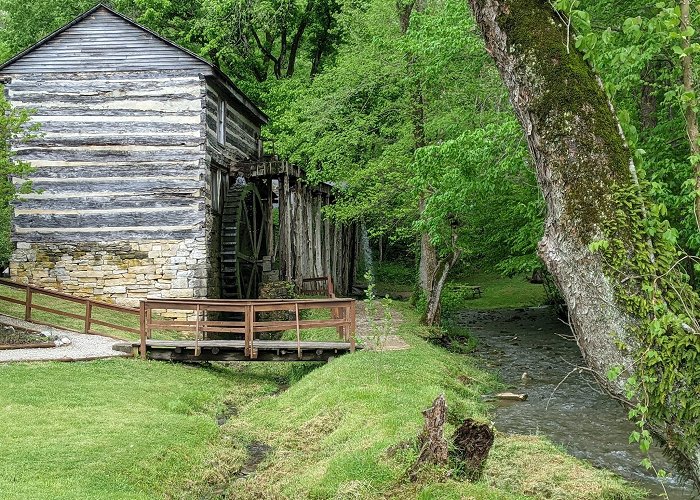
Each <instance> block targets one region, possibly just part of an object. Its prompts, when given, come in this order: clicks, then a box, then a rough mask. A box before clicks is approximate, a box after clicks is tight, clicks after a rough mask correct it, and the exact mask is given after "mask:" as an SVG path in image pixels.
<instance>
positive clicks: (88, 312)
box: [84, 300, 92, 334]
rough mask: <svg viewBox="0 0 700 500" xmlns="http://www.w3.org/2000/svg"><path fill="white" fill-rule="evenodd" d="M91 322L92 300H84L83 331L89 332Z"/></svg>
mask: <svg viewBox="0 0 700 500" xmlns="http://www.w3.org/2000/svg"><path fill="white" fill-rule="evenodd" d="M91 323H92V301H91V300H87V301H85V330H84V331H85V333H86V334H88V333H90V327H91Z"/></svg>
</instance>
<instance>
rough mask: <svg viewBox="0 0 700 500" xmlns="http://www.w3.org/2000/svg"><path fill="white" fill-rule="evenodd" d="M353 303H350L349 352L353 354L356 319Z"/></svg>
mask: <svg viewBox="0 0 700 500" xmlns="http://www.w3.org/2000/svg"><path fill="white" fill-rule="evenodd" d="M355 314H356V310H355V301H354V300H353V301H352V302H350V352H355V329H356V328H357V318H356V316H355Z"/></svg>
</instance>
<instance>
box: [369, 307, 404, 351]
mask: <svg viewBox="0 0 700 500" xmlns="http://www.w3.org/2000/svg"><path fill="white" fill-rule="evenodd" d="M377 302H379V301H377ZM355 314H356V322H357V323H356V332H355V333H356V334H357V337H358V339H360V340H361V341H362V342H364V344H365V348H366V349H369V350H370V351H403V350H405V349H410V348H411V346H410V345H408V344H407V343H406V341H405V340H404V339H402V338H401V337H399V336H398V335H395V332H396V330H397V328H398V326H399V325H400V324H401V323H403V317H402V316H401V314H400V313H399V312H398V311H396V310H393V309H392V310H391V324H390V325H387V326H386V327H385V325H384V323H385V322H386V318H384V308H383V306H382V305H381V304H377V311H376V312H375V315H374V316H375V317H374V321H373V322H372V323H370V321H369V317H368V314H367V308H366V305H365V303H364V302H363V301H361V300H358V301H357V309H356V313H355Z"/></svg>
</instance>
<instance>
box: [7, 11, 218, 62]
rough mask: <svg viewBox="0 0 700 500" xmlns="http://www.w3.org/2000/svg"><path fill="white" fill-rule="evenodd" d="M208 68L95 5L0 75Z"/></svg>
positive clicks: (191, 54)
mask: <svg viewBox="0 0 700 500" xmlns="http://www.w3.org/2000/svg"><path fill="white" fill-rule="evenodd" d="M212 69H213V68H212V66H211V65H210V64H209V63H207V62H206V61H205V60H203V59H202V58H200V57H198V56H197V55H195V54H193V53H192V52H190V51H188V50H186V49H184V48H182V47H179V46H177V45H175V44H173V43H172V42H169V41H167V40H165V39H164V38H162V37H160V36H159V35H157V34H156V33H154V32H152V31H150V30H148V29H147V28H145V27H143V26H141V25H139V24H137V23H134V22H133V21H131V20H130V19H128V18H126V17H124V16H122V15H120V14H118V13H116V12H115V11H113V10H111V9H109V8H108V7H106V6H104V5H97V6H96V7H94V8H93V9H91V10H89V11H88V12H86V13H85V14H83V15H81V16H79V17H78V18H76V19H75V20H73V21H72V22H71V23H69V24H67V25H66V26H64V27H63V28H61V29H59V30H58V31H56V32H54V33H52V34H51V35H49V36H48V37H46V38H44V39H43V40H41V41H39V42H38V43H37V44H35V45H33V46H32V47H30V48H29V49H27V50H25V51H24V52H22V53H21V54H19V55H17V56H16V57H14V58H12V59H10V60H9V61H7V62H6V63H5V64H3V65H2V66H0V73H3V74H18V73H39V72H40V73H61V72H74V71H80V72H91V71H157V70H193V71H199V72H204V73H209V74H211V73H212Z"/></svg>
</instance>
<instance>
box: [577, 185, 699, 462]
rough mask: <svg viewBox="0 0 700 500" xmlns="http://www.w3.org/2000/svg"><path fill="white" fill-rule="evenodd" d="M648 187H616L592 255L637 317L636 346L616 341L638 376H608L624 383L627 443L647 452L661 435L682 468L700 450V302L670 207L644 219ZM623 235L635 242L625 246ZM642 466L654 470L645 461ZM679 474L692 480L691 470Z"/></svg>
mask: <svg viewBox="0 0 700 500" xmlns="http://www.w3.org/2000/svg"><path fill="white" fill-rule="evenodd" d="M644 188H645V185H644V184H643V185H642V186H641V188H640V187H637V186H634V185H630V186H625V187H619V186H615V187H614V190H613V192H614V193H615V194H614V196H613V203H614V204H615V207H616V209H615V211H614V214H615V217H614V218H611V219H608V220H606V221H605V222H604V224H603V232H604V234H605V239H600V240H597V241H595V242H593V243H591V245H590V248H591V250H594V251H597V252H599V253H600V254H601V255H602V256H603V261H604V263H605V272H606V274H608V276H609V277H610V279H611V281H612V282H613V283H616V289H615V293H616V298H617V300H618V301H619V302H620V303H621V304H623V305H624V307H625V309H626V311H627V312H628V313H629V314H630V315H631V316H634V317H635V318H639V322H638V323H637V324H636V326H635V327H634V330H635V331H634V332H633V333H634V336H635V338H636V339H637V341H638V342H637V344H636V345H634V346H631V345H626V344H625V343H624V342H622V341H620V342H619V348H620V349H622V350H623V351H627V352H629V354H631V355H632V357H633V359H634V360H635V365H634V370H633V372H631V373H630V372H626V371H624V369H623V368H622V367H621V366H617V367H614V368H613V369H611V370H610V371H609V372H608V378H609V380H610V381H613V380H615V379H617V378H619V377H623V380H625V390H626V396H627V398H628V400H629V401H630V402H631V404H632V407H631V408H630V410H629V417H630V419H631V420H633V421H634V422H635V423H636V425H637V427H638V430H635V431H634V432H633V433H632V434H631V436H630V442H633V441H634V442H638V443H639V446H640V448H641V449H642V451H644V452H646V451H648V450H649V447H650V445H651V442H652V434H654V433H657V434H659V433H663V435H664V440H665V442H666V447H665V451H667V452H668V453H669V454H670V455H672V456H673V457H674V458H675V460H676V463H677V464H680V465H682V464H688V463H689V457H692V454H693V453H694V450H695V449H696V448H697V447H698V446H699V445H700V325H699V324H698V322H697V320H696V316H697V314H698V313H699V312H700V299H699V298H698V295H697V293H695V292H694V290H693V289H692V287H691V286H690V285H689V283H688V276H687V275H686V274H685V273H684V272H683V269H682V266H681V264H682V261H683V260H684V258H686V256H685V255H684V254H683V252H681V251H680V250H679V249H678V247H677V246H676V237H677V232H676V231H675V230H674V229H673V228H671V227H670V224H669V223H668V221H666V220H663V221H662V220H660V218H661V217H663V215H664V213H665V208H664V207H663V206H661V205H654V206H651V207H650V208H649V212H648V213H646V214H645V213H644V212H643V208H642V207H644V205H643V202H644V196H643V194H642V189H644ZM620 234H627V235H628V237H629V238H631V240H628V241H622V239H621V238H620V236H619V235H620ZM630 248H633V249H634V250H635V251H632V252H630V251H629V250H630ZM650 248H653V253H652V252H650V251H649V250H650ZM644 463H645V465H646V466H647V467H651V462H650V461H649V460H648V459H644ZM658 472H659V474H660V475H664V474H665V472H664V471H658ZM682 472H685V473H687V474H689V475H692V468H691V467H690V466H688V467H687V468H685V470H683V471H682Z"/></svg>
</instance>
